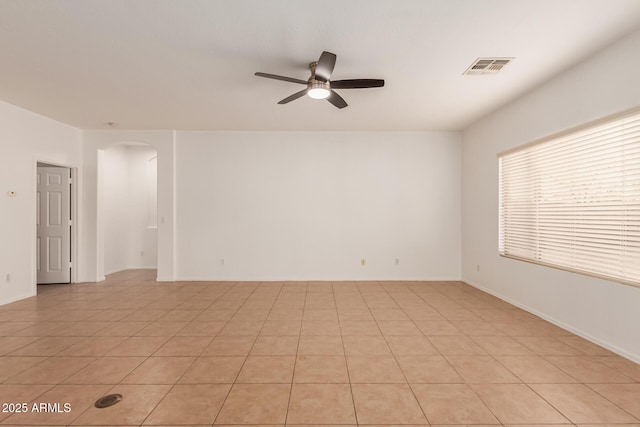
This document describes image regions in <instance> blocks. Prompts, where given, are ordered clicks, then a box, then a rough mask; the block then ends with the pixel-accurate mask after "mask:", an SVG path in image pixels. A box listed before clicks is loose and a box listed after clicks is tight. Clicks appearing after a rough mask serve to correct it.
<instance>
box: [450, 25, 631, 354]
mask: <svg viewBox="0 0 640 427" xmlns="http://www.w3.org/2000/svg"><path fill="white" fill-rule="evenodd" d="M638 52H640V32H636V33H634V34H632V35H630V36H628V37H626V38H624V39H623V40H621V41H619V42H618V43H616V44H614V45H612V46H611V47H609V48H608V49H605V50H604V51H601V52H600V53H598V54H597V55H596V56H594V57H592V58H590V59H589V60H587V61H585V62H583V63H582V64H580V65H578V66H576V67H574V68H572V69H570V70H568V71H566V72H565V73H563V74H561V75H559V76H557V77H556V78H554V79H552V80H550V81H549V82H547V83H546V84H544V85H543V86H541V87H539V88H537V89H536V90H534V91H533V92H531V93H529V94H527V95H526V96H523V97H522V98H520V99H519V100H517V101H516V102H514V103H512V104H511V105H508V106H506V107H504V108H502V109H500V110H499V111H497V112H495V113H494V114H492V115H490V116H488V117H486V118H485V119H483V120H481V121H480V122H478V123H476V124H474V125H473V126H471V127H469V128H468V129H466V130H465V132H464V133H463V157H462V170H463V179H462V188H463V190H462V211H463V216H462V248H463V250H462V278H463V280H465V281H467V282H468V283H470V284H474V285H476V286H478V287H481V288H484V289H486V290H488V291H489V292H491V293H494V294H495V295H498V296H500V297H502V298H504V299H506V300H508V301H511V302H514V303H516V304H518V305H520V306H522V307H524V308H526V309H528V310H530V311H532V312H534V313H537V314H539V315H541V316H543V317H545V318H547V319H549V320H552V321H554V322H555V323H557V324H559V325H561V326H563V327H565V328H567V329H569V330H571V331H574V332H576V333H578V334H579V335H582V336H584V337H587V338H589V339H591V340H593V341H596V342H599V343H600V344H603V345H605V346H606V347H608V348H610V349H614V350H615V351H617V352H619V353H620V354H623V355H626V356H627V357H629V358H632V359H634V360H636V361H640V288H634V287H629V286H625V285H620V284H617V283H612V282H608V281H605V280H600V279H595V278H591V277H587V276H583V275H579V274H574V273H568V272H564V271H561V270H556V269H552V268H548V267H543V266H539V265H534V264H529V263H525V262H521V261H516V260H512V259H507V258H502V257H500V256H498V161H497V157H496V155H497V153H499V152H501V151H503V150H505V149H508V148H512V147H515V146H518V145H521V144H524V143H527V142H529V141H532V140H535V139H538V138H541V137H544V136H547V135H550V134H553V133H556V132H559V131H562V130H564V129H568V128H571V127H574V126H577V125H580V124H583V123H586V122H589V121H591V120H594V119H596V118H599V117H603V116H606V115H609V114H612V113H616V112H619V111H623V110H625V109H629V108H631V107H635V106H638V105H640V84H638V69H640V55H638ZM478 265H479V268H480V271H477V266H478Z"/></svg>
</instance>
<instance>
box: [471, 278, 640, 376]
mask: <svg viewBox="0 0 640 427" xmlns="http://www.w3.org/2000/svg"><path fill="white" fill-rule="evenodd" d="M462 281H463V282H464V283H466V284H468V285H471V286H473V287H474V288H476V289H479V290H481V291H483V292H486V293H488V294H490V295H493V296H494V297H496V298H500V299H501V300H503V301H505V302H508V303H509V304H511V305H514V306H516V307H518V308H521V309H523V310H525V311H528V312H529V313H531V314H535V315H536V316H538V317H540V318H542V319H544V320H546V321H548V322H550V323H553V324H554V325H556V326H559V327H561V328H562V329H565V330H567V331H569V332H571V333H574V334H576V335H578V336H579V337H582V338H584V339H586V340H588V341H591V342H592V343H595V344H597V345H599V346H601V347H604V348H606V349H607V350H611V351H612V352H614V353H616V354H618V355H620V356H622V357H624V358H626V359H629V360H631V361H633V362H635V363H640V355H637V354H633V353H629V352H628V351H626V350H624V349H621V348H620V347H618V346H616V345H613V344H611V343H609V342H607V341H603V340H601V339H599V338H596V337H594V336H593V335H590V334H588V333H587V332H585V331H583V330H581V329H578V328H575V327H573V326H571V325H569V324H567V323H564V322H562V321H560V320H558V319H556V318H554V317H552V316H549V315H547V314H545V313H542V312H540V311H538V310H536V309H534V308H531V307H529V306H527V305H525V304H521V303H519V302H518V301H514V300H512V299H511V298H508V297H505V296H504V295H502V294H500V293H498V292H495V291H493V290H491V289H489V288H487V287H485V286H482V285H479V284H477V283H474V282H472V281H470V280H464V279H462Z"/></svg>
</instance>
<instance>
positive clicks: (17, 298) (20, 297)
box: [0, 293, 36, 305]
mask: <svg viewBox="0 0 640 427" xmlns="http://www.w3.org/2000/svg"><path fill="white" fill-rule="evenodd" d="M34 296H36V294H35V293H29V294H24V295H18V296H15V297H11V298H5V299H0V305H5V304H11V303H12V302H16V301H20V300H23V299H25V298H30V297H34Z"/></svg>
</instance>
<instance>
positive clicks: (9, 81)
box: [0, 0, 640, 130]
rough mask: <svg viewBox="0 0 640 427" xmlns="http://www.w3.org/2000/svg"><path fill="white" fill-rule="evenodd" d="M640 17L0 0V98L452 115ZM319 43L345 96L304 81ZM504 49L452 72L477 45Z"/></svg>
mask: <svg viewBox="0 0 640 427" xmlns="http://www.w3.org/2000/svg"><path fill="white" fill-rule="evenodd" d="M639 27H640V1H638V0H388V1H383V0H323V1H320V2H319V1H313V2H312V1H307V0H268V1H267V0H226V1H223V0H218V1H214V0H0V58H1V60H0V99H2V100H4V101H7V102H9V103H12V104H16V105H19V106H21V107H24V108H26V109H28V110H31V111H34V112H37V113H40V114H43V115H45V116H49V117H52V118H54V119H57V120H60V121H62V122H65V123H69V124H71V125H74V126H77V127H80V128H85V129H99V128H108V126H106V125H105V123H106V122H117V123H118V124H119V128H120V129H185V130H186V129H192V130H457V129H462V128H464V127H465V126H467V125H469V124H470V123H472V122H473V121H475V120H477V119H478V118H480V117H482V116H483V115H485V114H487V113H488V112H490V111H492V110H494V109H496V108H497V107H499V106H501V105H503V104H504V103H507V102H509V101H511V100H513V99H514V98H516V97H517V96H519V95H521V94H523V93H525V92H526V91H528V90H530V89H532V88H533V87H535V86H536V85H538V84H540V83H541V82H543V81H545V80H547V79H549V78H550V77H552V76H553V75H555V74H556V73H558V72H559V71H561V70H563V69H566V68H567V67H569V66H571V65H573V64H575V63H577V62H579V61H580V60H582V59H584V58H586V57H587V56H589V55H590V54H592V53H594V52H596V51H598V50H599V49H601V48H603V47H604V46H606V45H607V44H610V43H611V42H613V41H615V40H616V39H618V38H620V37H622V36H623V35H625V34H627V33H629V32H630V31H632V30H634V29H636V28H639ZM323 50H328V51H331V52H334V53H336V54H337V56H338V61H337V64H336V68H335V71H334V73H333V76H332V78H333V79H336V80H338V79H349V78H383V79H385V80H386V86H385V87H384V88H380V89H364V90H362V89H361V90H341V91H339V93H340V94H341V95H342V96H343V97H344V98H345V99H346V101H347V102H348V103H349V107H347V108H345V109H343V110H338V109H336V108H335V107H333V106H332V105H331V104H329V103H328V102H326V101H316V100H312V99H309V98H308V97H303V98H301V99H299V100H297V101H294V102H292V103H290V104H287V105H277V102H278V101H279V100H280V99H282V98H285V97H286V96H288V95H290V94H292V93H294V92H297V91H298V90H300V89H302V87H301V86H298V85H296V84H292V83H285V82H280V81H276V80H269V79H264V78H259V77H255V76H254V75H253V73H254V72H256V71H262V72H267V73H274V74H281V75H285V76H291V77H295V78H299V79H303V80H306V79H307V78H308V75H309V71H308V68H307V66H308V63H309V62H311V61H314V60H317V58H318V56H319V55H320V53H321V52H322V51H323ZM481 56H507V57H510V56H514V57H516V59H515V61H514V62H513V63H512V64H511V65H509V66H508V67H506V68H505V69H504V70H503V72H502V73H500V74H498V75H489V76H487V75H483V76H462V75H461V74H462V73H463V72H464V71H465V70H466V69H467V67H468V66H469V65H470V64H471V62H472V61H474V60H475V59H476V58H477V57H481Z"/></svg>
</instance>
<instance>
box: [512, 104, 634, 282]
mask: <svg viewBox="0 0 640 427" xmlns="http://www.w3.org/2000/svg"><path fill="white" fill-rule="evenodd" d="M499 168H500V169H499V174H500V188H499V192H500V218H499V221H500V224H499V232H500V235H499V251H500V255H503V256H506V257H511V258H516V259H521V260H525V261H530V262H535V263H539V264H544V265H548V266H552V267H558V268H562V269H565V270H570V271H575V272H578V273H584V274H589V275H593V276H597V277H603V278H606V279H609V280H614V281H617V282H621V283H625V284H632V285H635V286H640V109H636V110H634V111H633V112H630V113H626V114H624V115H619V116H617V117H615V118H609V119H606V120H602V121H599V122H597V123H592V124H590V125H588V126H584V127H581V128H579V129H577V130H572V131H569V132H565V133H563V134H560V135H556V136H553V137H551V138H547V139H545V140H542V141H538V142H534V143H531V144H528V145H526V146H524V147H521V148H517V149H514V150H510V151H507V152H504V153H501V154H500V155H499Z"/></svg>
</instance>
